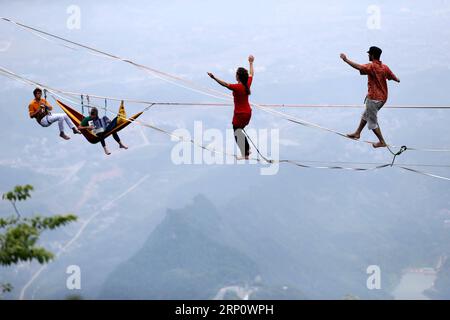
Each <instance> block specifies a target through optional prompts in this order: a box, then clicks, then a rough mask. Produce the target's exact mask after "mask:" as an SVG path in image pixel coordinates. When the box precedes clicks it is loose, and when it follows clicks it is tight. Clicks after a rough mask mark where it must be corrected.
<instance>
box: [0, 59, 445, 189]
mask: <svg viewBox="0 0 450 320" xmlns="http://www.w3.org/2000/svg"><path fill="white" fill-rule="evenodd" d="M0 72H1V73H2V74H3V75H5V76H7V77H9V78H11V79H13V80H16V81H21V82H23V83H25V84H28V85H33V86H38V87H41V88H43V89H45V90H47V91H48V92H49V93H50V94H51V95H52V97H53V98H54V99H55V100H56V97H58V98H60V99H62V100H66V101H69V102H71V103H74V104H77V105H80V103H78V102H77V101H74V100H73V99H70V98H67V97H65V96H64V91H62V90H58V89H53V88H51V87H49V86H46V85H44V84H42V83H39V82H36V81H33V80H30V79H27V78H25V77H22V76H19V75H17V74H15V73H13V72H11V71H8V72H5V70H4V69H3V68H0ZM152 106H153V104H151V105H149V106H148V107H147V108H146V109H145V110H148V109H149V108H150V107H152ZM98 108H99V109H103V108H104V107H100V106H98ZM105 110H106V111H107V112H109V113H111V114H112V115H114V116H116V117H122V116H121V115H119V114H117V113H115V112H112V111H110V110H108V109H107V108H105ZM122 118H123V119H125V118H124V117H122ZM132 122H136V124H138V125H141V126H144V127H148V128H151V129H153V130H156V131H159V132H161V133H164V134H166V135H168V136H171V137H175V138H176V139H178V140H180V141H185V142H186V141H187V142H189V143H191V144H193V145H195V146H197V147H200V148H202V149H204V150H207V151H209V152H213V153H217V154H223V155H226V156H232V157H234V158H235V159H238V156H237V155H236V154H230V153H227V152H224V151H218V150H215V149H211V148H208V147H206V146H204V145H202V144H199V143H197V142H196V141H195V140H193V139H185V137H183V136H179V135H175V134H173V133H171V132H169V131H167V130H164V129H161V128H159V127H156V126H154V125H152V124H149V123H146V122H143V121H140V120H138V119H135V120H132ZM252 144H253V141H252ZM255 148H256V146H255ZM257 151H258V153H259V150H257ZM263 159H264V161H265V162H267V163H289V164H292V165H295V166H298V167H302V168H309V169H341V170H352V171H373V170H377V169H382V168H386V167H390V166H392V165H391V164H380V165H376V166H374V167H370V168H360V167H344V166H311V165H305V164H302V163H299V162H297V161H294V160H288V159H286V160H270V159H267V158H266V157H263ZM249 160H254V161H257V162H261V161H260V159H259V158H257V159H249ZM396 167H399V168H401V169H404V170H408V171H409V172H413V173H418V174H422V175H425V176H429V177H433V178H437V179H442V180H447V181H450V178H447V177H443V176H439V175H435V174H431V173H428V172H423V171H419V170H415V169H411V168H407V167H404V166H398V165H396Z"/></svg>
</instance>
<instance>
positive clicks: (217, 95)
mask: <svg viewBox="0 0 450 320" xmlns="http://www.w3.org/2000/svg"><path fill="white" fill-rule="evenodd" d="M1 19H2V20H4V21H7V22H10V23H13V24H14V25H17V26H19V27H21V28H23V29H25V30H27V31H30V32H31V33H32V34H36V32H37V33H40V34H44V35H47V36H50V37H52V38H54V39H58V40H61V41H64V42H66V43H70V44H72V45H75V46H78V47H81V48H84V49H87V50H88V51H89V52H95V53H96V55H102V56H105V57H108V58H112V59H116V60H120V61H123V62H126V63H129V64H131V65H133V66H135V67H138V68H140V69H143V70H145V71H146V72H150V73H151V74H152V75H156V76H157V77H158V78H160V79H162V80H165V81H168V82H171V83H172V84H175V85H178V86H181V87H183V88H185V89H188V90H193V91H196V92H198V93H202V94H205V95H208V96H212V97H215V98H218V99H224V100H229V99H231V95H229V94H225V93H223V92H220V91H217V90H214V89H210V88H205V87H203V86H199V85H197V84H196V83H194V82H192V81H189V80H186V79H183V78H181V77H178V76H175V75H172V74H169V73H166V72H163V71H160V70H157V69H155V68H151V67H148V66H145V65H142V64H139V63H136V62H134V61H132V60H129V59H125V58H122V57H119V56H117V55H114V54H111V53H107V52H105V51H101V50H98V49H95V48H93V47H90V46H87V45H84V44H81V43H78V42H75V41H72V40H69V39H66V38H63V37H60V36H57V35H55V34H51V33H49V32H46V31H43V30H40V29H37V28H34V27H31V26H28V25H25V24H22V23H19V22H16V21H13V20H11V19H8V18H4V17H2V18H1ZM41 38H44V39H46V40H48V41H51V40H50V39H47V38H45V37H41ZM51 42H53V43H57V42H54V41H51ZM57 44H59V43H57ZM172 80H174V81H175V82H174V81H172ZM176 81H179V82H182V83H184V85H180V84H179V83H178V82H176ZM251 105H253V106H255V107H257V108H259V109H260V110H263V111H265V112H267V113H271V114H273V115H276V116H279V117H282V118H284V119H285V120H288V121H290V122H292V123H295V124H299V125H303V126H306V127H311V128H316V129H320V130H323V131H328V132H331V133H334V134H337V135H339V136H341V137H344V138H347V139H350V140H353V141H357V142H362V143H367V144H372V142H371V141H367V140H355V139H352V138H350V137H348V136H347V135H346V134H344V133H341V132H339V131H336V130H333V129H330V128H326V127H324V126H321V125H318V124H315V123H312V122H309V121H306V120H303V119H300V118H298V117H294V116H292V115H288V114H285V113H283V112H279V111H276V110H270V109H268V108H267V107H265V106H263V105H259V104H256V103H252V104H251ZM389 147H391V148H399V149H400V150H399V151H398V152H397V153H395V152H393V151H391V150H389V151H390V152H391V153H392V154H393V155H394V156H395V155H396V154H399V153H401V152H403V151H405V150H415V151H425V152H450V149H437V148H412V147H406V146H401V147H396V146H394V145H389ZM405 147H406V149H404V148H405ZM402 149H404V150H403V151H401V150H402Z"/></svg>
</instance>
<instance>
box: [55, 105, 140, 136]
mask: <svg viewBox="0 0 450 320" xmlns="http://www.w3.org/2000/svg"><path fill="white" fill-rule="evenodd" d="M56 102H57V103H58V105H59V106H60V107H61V109H62V110H63V111H64V112H65V113H66V114H67V116H68V117H69V118H70V120H72V122H73V124H74V125H75V126H76V127H78V126H79V125H80V123H81V121H82V120H83V118H84V116H83V115H82V114H81V113H79V112H78V111H76V110H74V109H72V108H71V107H69V106H68V105H66V104H65V103H63V102H61V101H59V100H56ZM142 113H143V112H139V113H136V114H135V115H134V116H132V117H131V118H127V116H126V113H125V107H124V105H123V101H122V103H121V104H120V107H119V113H118V116H117V125H116V126H115V127H114V128H113V129H112V130H110V131H108V132H106V133H105V134H104V135H102V137H101V138H100V137H98V136H97V135H95V134H94V133H93V132H92V131H90V130H81V134H82V135H83V136H84V137H85V138H86V140H87V141H89V142H90V143H93V144H94V143H98V142H100V141H101V140H102V139H106V138H107V137H109V136H110V135H112V134H113V133H115V132H119V131H120V130H122V129H123V128H125V127H126V126H128V125H129V124H130V123H131V122H133V121H134V120H136V119H137V118H138V117H139V116H140V115H141V114H142Z"/></svg>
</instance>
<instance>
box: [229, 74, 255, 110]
mask: <svg viewBox="0 0 450 320" xmlns="http://www.w3.org/2000/svg"><path fill="white" fill-rule="evenodd" d="M252 80H253V77H251V76H250V77H248V82H247V86H248V88H249V89H250V86H251V85H252ZM228 88H229V89H230V90H231V91H233V97H234V113H251V112H252V108H251V107H250V103H249V102H248V94H247V92H246V91H245V87H244V85H243V84H241V83H236V84H230V85H229V86H228Z"/></svg>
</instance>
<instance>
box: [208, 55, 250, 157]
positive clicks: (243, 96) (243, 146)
mask: <svg viewBox="0 0 450 320" xmlns="http://www.w3.org/2000/svg"><path fill="white" fill-rule="evenodd" d="M253 61H255V58H254V57H253V56H252V55H250V56H249V57H248V62H249V64H250V68H249V71H247V69H245V68H242V67H241V68H238V69H237V71H236V81H237V82H238V83H236V84H229V83H227V82H225V81H223V80H220V79H218V78H216V77H215V76H214V75H213V74H212V73H211V72H208V75H209V76H210V77H211V78H212V79H214V80H215V81H217V83H218V84H220V85H221V86H224V87H225V88H228V89H230V90H231V91H233V98H234V114H233V122H232V123H233V130H234V138H235V140H236V143H237V145H238V147H239V149H240V150H241V154H242V158H239V159H241V160H242V159H247V160H248V159H249V157H250V145H249V143H248V140H247V137H246V136H245V133H244V132H243V129H244V128H245V127H246V126H247V125H248V124H249V122H250V119H251V117H252V108H251V107H250V103H249V101H248V97H249V95H250V94H251V91H250V87H251V85H252V80H253V75H254V69H253Z"/></svg>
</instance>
